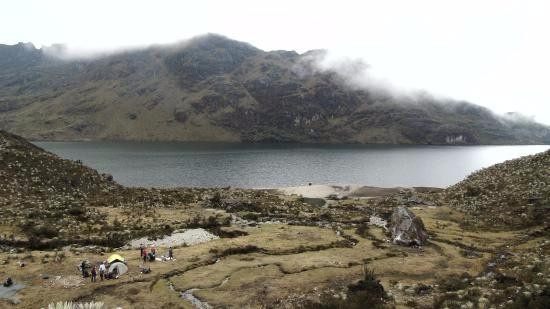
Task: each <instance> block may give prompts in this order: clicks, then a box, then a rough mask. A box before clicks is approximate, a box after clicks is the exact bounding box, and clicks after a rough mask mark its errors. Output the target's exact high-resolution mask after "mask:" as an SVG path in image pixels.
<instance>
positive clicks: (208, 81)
mask: <svg viewBox="0 0 550 309" xmlns="http://www.w3.org/2000/svg"><path fill="white" fill-rule="evenodd" d="M318 57H323V52H322V51H311V52H308V53H304V54H301V55H300V54H297V53H296V52H292V51H270V52H266V51H262V50H260V49H257V48H255V47H253V46H251V45H250V44H247V43H243V42H238V41H234V40H230V39H228V38H225V37H223V36H219V35H206V36H201V37H196V38H194V39H191V40H188V41H185V42H182V43H179V44H174V45H165V46H153V47H149V48H144V49H141V50H133V51H127V52H121V53H118V54H113V55H109V56H103V57H98V58H93V59H88V60H82V59H80V60H78V59H74V60H60V59H57V58H52V57H50V56H48V53H46V52H45V51H44V50H42V49H36V48H34V46H32V45H29V44H18V45H14V46H7V45H0V129H5V130H9V131H11V132H14V133H17V134H20V135H22V136H25V137H27V138H31V139H36V140H41V139H51V140H79V139H111V140H181V141H231V142H235V141H246V142H258V141H277V142H286V141H294V142H320V143H342V142H346V143H419V144H429V143H432V144H540V143H550V129H549V128H548V127H546V126H543V125H540V124H537V123H532V122H528V121H523V122H514V121H510V120H508V119H504V118H502V117H498V116H496V115H494V114H493V113H492V112H491V111H489V110H487V109H485V108H483V107H480V106H477V105H473V104H470V103H467V102H456V101H452V100H438V99H434V98H432V97H429V96H418V97H416V98H414V99H410V98H409V99H407V98H396V97H394V96H392V95H385V94H380V93H373V92H372V91H370V90H368V89H357V88H356V87H355V88H354V87H350V86H349V85H348V84H347V83H346V82H345V80H344V78H343V77H342V76H341V75H340V74H338V73H337V72H334V71H331V70H320V69H319V68H318V66H317V65H316V62H315V61H314V60H313V59H315V58H318Z"/></svg>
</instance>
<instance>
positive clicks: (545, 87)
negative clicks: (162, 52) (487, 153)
mask: <svg viewBox="0 0 550 309" xmlns="http://www.w3.org/2000/svg"><path fill="white" fill-rule="evenodd" d="M547 3H548V4H547ZM0 29H2V30H1V31H0V43H4V44H14V43H17V42H33V43H34V44H35V45H37V47H40V46H42V45H50V44H52V43H65V44H68V45H69V48H70V49H71V50H73V51H80V52H82V51H103V50H112V49H116V48H120V47H129V46H141V45H147V44H152V43H170V42H175V41H179V40H183V39H186V38H189V37H192V36H195V35H198V34H203V33H207V32H213V33H219V34H223V35H226V36H228V37H230V38H233V39H237V40H241V41H246V42H249V43H251V44H253V45H255V46H257V47H259V48H262V49H264V50H273V49H286V50H296V51H298V52H304V51H307V50H310V49H318V48H324V49H328V50H329V51H330V53H331V56H332V57H348V58H361V59H363V60H364V61H365V62H367V63H368V64H369V65H370V74H372V75H373V76H375V77H376V78H378V79H382V80H385V81H387V82H388V83H390V84H392V85H393V86H395V87H398V88H403V89H406V90H412V89H423V90H426V91H428V92H431V93H434V94H437V95H443V96H448V97H452V98H455V99H460V100H468V101H471V102H474V103H477V104H480V105H483V106H487V107H489V108H491V109H493V110H495V111H497V112H499V113H504V112H509V111H519V112H521V113H523V114H525V115H527V116H535V119H536V120H538V121H540V122H544V123H546V124H550V78H549V76H548V75H549V74H550V1H528V0H523V1H506V0H495V1H489V0H484V1H465V0H461V1H444V0H434V1H420V0H415V1H410V0H403V1H391V0H385V1H364V0H363V1H346V0H338V1H320V0H317V1H297V0H293V1H286V0H278V1H258V0H257V1H237V0H231V1H206V0H201V1H161V0H156V1H137V0H132V1H121V0H118V1H98V0H94V1H76V0H73V1H54V0H51V1H25V0H17V1H4V2H3V3H2V6H1V10H0Z"/></svg>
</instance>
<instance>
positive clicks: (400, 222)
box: [390, 206, 428, 246]
mask: <svg viewBox="0 0 550 309" xmlns="http://www.w3.org/2000/svg"><path fill="white" fill-rule="evenodd" d="M390 232H391V235H392V240H393V243H394V244H398V245H404V246H413V245H418V246H421V245H423V244H425V243H426V241H427V240H428V233H427V232H426V228H425V227H424V223H423V222H422V219H420V218H418V217H416V216H415V215H414V213H413V212H412V211H410V210H409V209H408V208H407V207H405V206H399V207H397V208H396V209H395V211H394V212H393V214H392V216H391V220H390Z"/></svg>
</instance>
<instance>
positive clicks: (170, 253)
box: [168, 246, 174, 260]
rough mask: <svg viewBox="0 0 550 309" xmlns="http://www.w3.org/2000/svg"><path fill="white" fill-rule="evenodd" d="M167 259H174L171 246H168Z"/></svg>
mask: <svg viewBox="0 0 550 309" xmlns="http://www.w3.org/2000/svg"><path fill="white" fill-rule="evenodd" d="M168 259H170V260H173V259H174V249H172V247H171V246H170V248H168Z"/></svg>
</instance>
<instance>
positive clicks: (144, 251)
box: [143, 248, 147, 263]
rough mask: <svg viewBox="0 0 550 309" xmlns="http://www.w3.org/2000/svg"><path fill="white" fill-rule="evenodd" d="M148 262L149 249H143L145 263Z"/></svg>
mask: <svg viewBox="0 0 550 309" xmlns="http://www.w3.org/2000/svg"><path fill="white" fill-rule="evenodd" d="M145 262H147V249H145V248H143V263H145Z"/></svg>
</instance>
